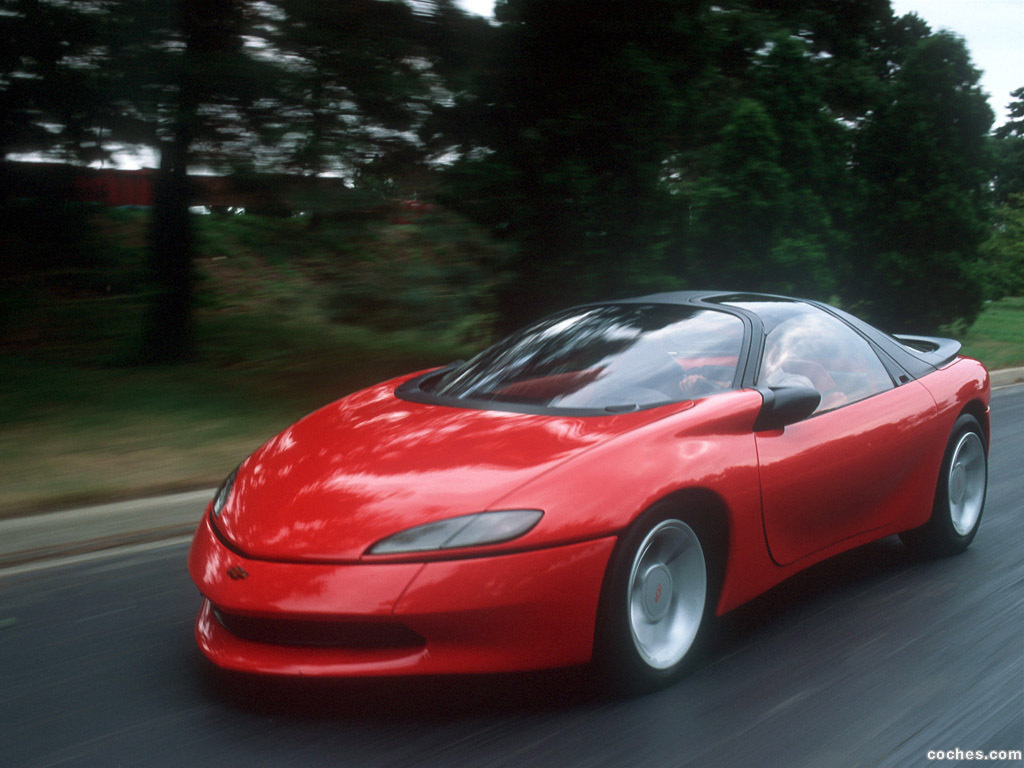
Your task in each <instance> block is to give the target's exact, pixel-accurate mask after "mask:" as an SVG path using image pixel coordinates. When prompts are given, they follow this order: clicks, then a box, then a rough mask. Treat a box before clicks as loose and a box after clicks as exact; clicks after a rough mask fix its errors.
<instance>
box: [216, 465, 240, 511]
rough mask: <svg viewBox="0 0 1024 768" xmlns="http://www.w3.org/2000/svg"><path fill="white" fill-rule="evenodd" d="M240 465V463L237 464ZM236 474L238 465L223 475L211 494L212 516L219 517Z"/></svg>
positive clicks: (228, 496) (229, 495)
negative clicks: (214, 491) (215, 489)
mask: <svg viewBox="0 0 1024 768" xmlns="http://www.w3.org/2000/svg"><path fill="white" fill-rule="evenodd" d="M239 466H241V464H239ZM237 474H238V467H235V468H234V469H233V470H231V474H229V475H228V476H227V477H225V478H224V479H223V480H222V481H221V483H220V485H219V486H217V492H216V493H214V494H213V516H214V517H220V513H221V512H223V511H224V505H225V504H227V503H228V499H229V498H230V497H231V489H232V488H233V487H234V485H235V475H237Z"/></svg>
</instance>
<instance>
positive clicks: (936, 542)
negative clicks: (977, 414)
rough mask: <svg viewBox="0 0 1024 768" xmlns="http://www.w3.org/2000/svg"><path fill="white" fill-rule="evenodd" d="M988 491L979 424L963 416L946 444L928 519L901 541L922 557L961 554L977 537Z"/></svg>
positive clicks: (903, 534)
mask: <svg viewBox="0 0 1024 768" xmlns="http://www.w3.org/2000/svg"><path fill="white" fill-rule="evenodd" d="M987 491H988V454H987V450H986V445H985V435H984V433H983V432H982V431H981V425H980V424H978V420H977V419H975V418H974V417H973V416H971V415H970V414H966V413H965V414H963V415H962V416H960V418H959V419H957V420H956V424H954V425H953V430H952V432H950V435H949V441H948V442H947V443H946V452H945V454H944V455H943V457H942V469H941V470H940V471H939V481H938V484H937V486H936V488H935V502H934V505H933V507H932V516H931V518H929V520H928V522H927V523H925V524H924V525H923V526H921V527H920V528H915V529H914V530H912V531H905V532H904V533H901V534H900V539H901V540H902V541H903V543H904V544H905V545H906V546H907V548H908V549H910V550H911V551H912V552H913V553H914V554H916V555H919V556H922V557H945V556H947V555H955V554H959V553H960V552H963V551H964V550H965V549H967V547H968V546H969V545H970V543H971V542H972V541H973V540H974V537H975V535H976V534H977V533H978V526H979V525H980V524H981V515H982V512H984V510H985V495H986V493H987Z"/></svg>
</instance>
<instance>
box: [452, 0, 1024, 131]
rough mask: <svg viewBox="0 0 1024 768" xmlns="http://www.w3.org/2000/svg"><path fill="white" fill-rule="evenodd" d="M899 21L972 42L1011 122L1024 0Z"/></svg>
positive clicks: (987, 85) (921, 9)
mask: <svg viewBox="0 0 1024 768" xmlns="http://www.w3.org/2000/svg"><path fill="white" fill-rule="evenodd" d="M891 2H892V8H893V11H894V12H895V13H897V14H899V15H901V16H902V15H904V14H907V13H916V14H917V15H918V16H920V17H921V18H922V19H924V20H925V21H926V22H927V23H928V26H930V27H931V28H932V29H933V30H936V31H937V30H940V29H948V30H951V31H953V32H955V33H956V34H958V35H960V36H961V37H963V38H964V40H966V41H967V48H968V50H970V52H971V58H972V59H973V60H974V66H976V67H977V68H978V69H980V70H982V73H983V74H982V78H981V87H982V89H983V90H984V91H985V92H986V93H987V94H988V95H989V104H990V105H991V106H992V111H993V112H995V114H996V123H995V124H996V125H1001V124H1002V123H1004V122H1006V119H1007V111H1006V107H1007V104H1009V102H1010V91H1013V90H1016V89H1017V88H1020V87H1021V86H1024V0H891ZM460 4H461V5H462V7H463V8H465V9H466V10H468V11H472V12H473V13H478V14H480V15H481V16H490V15H491V13H492V11H493V8H494V0H460Z"/></svg>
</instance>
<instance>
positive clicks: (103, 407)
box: [0, 315, 472, 517]
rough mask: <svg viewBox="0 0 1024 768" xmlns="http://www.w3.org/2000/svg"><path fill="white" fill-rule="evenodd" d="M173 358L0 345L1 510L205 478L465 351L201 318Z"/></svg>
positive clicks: (207, 483) (376, 336) (207, 482)
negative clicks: (69, 357) (94, 360)
mask: <svg viewBox="0 0 1024 768" xmlns="http://www.w3.org/2000/svg"><path fill="white" fill-rule="evenodd" d="M200 332H201V337H202V338H204V339H205V340H206V341H205V343H204V344H203V346H202V348H201V350H200V356H199V358H198V359H197V360H196V361H195V362H193V363H189V364H186V365H181V366H167V367H150V368H124V367H109V366H107V367H99V366H83V365H72V364H68V363H62V362H56V361H53V360H51V359H46V358H40V357H32V356H28V355H8V356H3V357H0V517H8V516H11V515H14V514H23V513H25V512H32V511H41V510H46V509H54V508H59V507H66V506H72V505H75V504H83V503H89V502H93V501H101V500H109V499H116V498H130V497H132V496H136V495H139V494H142V493H154V492H161V491H168V492H169V491H175V490H185V489H191V488H201V487H212V486H214V485H216V484H217V483H218V482H219V481H220V479H221V478H222V477H223V476H224V475H225V474H227V473H228V472H229V471H230V470H231V468H232V467H233V466H234V465H235V464H237V463H238V462H239V461H241V460H242V459H244V458H245V457H246V456H247V455H248V454H249V453H251V452H252V451H253V450H254V449H255V448H257V447H258V446H259V445H260V444H262V443H263V442H264V441H266V440H268V439H269V438H271V437H272V436H273V435H274V434H276V433H277V432H279V431H280V430H281V429H283V428H284V427H285V426H287V425H288V424H290V423H291V422H293V421H295V420H296V419H298V418H300V417H301V416H303V415H304V414H306V413H308V412H310V411H312V410H314V409H316V408H318V407H320V406H321V405H324V404H326V403H328V402H330V401H332V400H335V399H337V398H339V397H342V396H344V395H345V394H348V393H349V392H353V391H355V390H357V389H360V388H362V387H364V386H367V385H369V384H372V383H375V382H377V381H381V380H385V379H388V378H390V377H392V376H395V375H399V374H401V373H406V372H410V371H415V370H420V369H423V368H428V367H432V366H435V365H439V364H443V363H445V362H448V361H450V360H453V359H456V358H458V357H460V356H464V355H465V354H467V353H468V352H471V351H472V350H467V349H466V348H465V347H463V346H461V345H459V344H458V343H454V342H452V341H448V340H445V339H440V340H438V339H436V338H431V337H427V336H425V335H423V334H418V333H412V332H405V333H390V334H384V333H379V332H374V331H372V330H367V329H365V328H356V327H350V326H338V327H323V326H317V325H311V324H308V323H307V324H302V323H268V322H266V321H265V320H261V318H258V317H246V316H244V315H242V316H239V315H235V316H231V317H229V318H205V319H204V320H203V321H202V322H201V323H200Z"/></svg>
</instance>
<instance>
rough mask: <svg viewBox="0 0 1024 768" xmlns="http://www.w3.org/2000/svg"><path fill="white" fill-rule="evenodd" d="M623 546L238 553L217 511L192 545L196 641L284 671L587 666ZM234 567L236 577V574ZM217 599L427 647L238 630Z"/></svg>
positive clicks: (229, 660)
mask: <svg viewBox="0 0 1024 768" xmlns="http://www.w3.org/2000/svg"><path fill="white" fill-rule="evenodd" d="M614 545H615V539H614V538H610V537H609V538H603V539H596V540H593V541H587V542H580V543H577V544H571V545H567V546H563V547H552V548H546V549H541V550H535V551H530V552H519V553H511V554H507V555H503V556H499V557H490V558H471V559H464V560H450V561H442V562H433V563H426V564H424V563H374V564H372V565H367V564H326V563H303V564H296V563H279V562H273V561H266V560H257V559H253V558H247V557H243V556H241V555H239V554H237V553H235V552H231V551H230V550H228V549H227V548H226V547H225V546H224V545H223V544H222V543H221V542H220V541H219V540H218V537H217V535H216V533H215V532H214V531H213V528H212V525H211V523H210V520H209V515H207V516H206V517H205V518H204V520H203V523H202V524H201V525H200V527H199V530H198V532H197V533H196V536H195V539H194V540H193V543H192V548H191V550H190V551H189V573H190V574H191V576H192V579H193V580H194V581H195V582H196V584H198V585H199V587H200V590H201V591H202V593H203V595H204V598H205V600H204V603H203V607H202V610H201V611H200V614H199V618H198V620H197V621H196V629H195V634H196V640H197V642H198V644H199V647H200V649H201V650H202V651H203V653H204V654H205V655H206V656H207V657H208V658H209V659H210V660H211V661H213V662H214V663H215V664H216V665H217V666H219V667H222V668H225V669H233V670H238V671H245V672H255V673H261V674H275V675H306V676H355V677H358V676H366V675H373V676H378V675H382V676H386V675H409V674H454V673H465V672H493V671H498V670H503V671H513V670H526V669H537V668H544V667H558V666H567V665H572V664H582V663H584V662H586V661H587V660H588V659H589V658H590V655H591V651H592V645H593V627H594V622H595V620H596V616H597V606H598V600H599V597H600V590H601V580H602V575H603V573H604V570H605V568H606V566H607V563H608V557H609V555H610V554H611V551H612V548H613V547H614ZM236 568H237V569H240V570H234V571H233V573H235V574H236V578H234V579H233V578H231V577H230V576H228V575H227V574H228V572H229V571H231V570H232V569H236ZM243 572H244V574H245V576H244V577H242V578H238V574H240V573H243ZM215 606H216V608H217V609H219V610H220V611H224V612H230V613H231V614H233V615H237V616H244V617H249V618H254V619H262V620H265V621H268V622H272V621H275V620H281V619H287V620H303V621H314V622H325V623H327V622H331V623H336V624H337V623H341V624H344V623H345V622H359V623H361V625H365V624H367V623H370V624H380V625H396V624H397V625H401V626H403V627H407V628H408V629H410V630H412V631H413V632H415V633H417V634H419V635H421V636H422V637H423V638H425V639H426V642H425V643H421V644H410V645H407V646H399V647H355V648H337V647H332V648H326V647H304V646H294V645H281V644H275V643H269V642H258V641H253V640H251V639H244V638H241V637H238V636H236V635H234V634H232V633H231V632H229V631H228V630H227V629H226V628H225V627H224V626H223V625H222V624H221V622H220V621H218V619H217V617H216V616H215V615H214V607H215ZM524 637H529V638H530V642H529V643H524V642H523V638H524Z"/></svg>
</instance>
